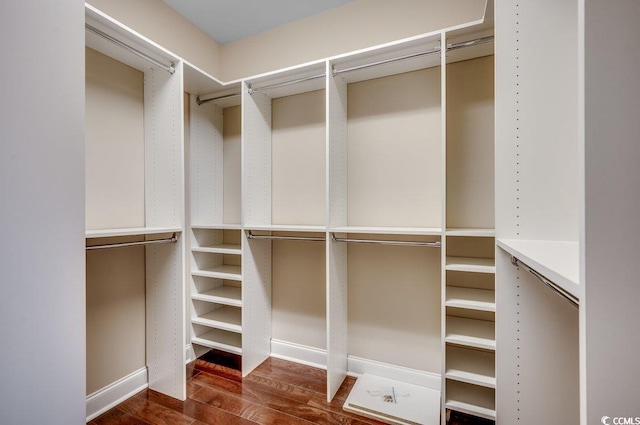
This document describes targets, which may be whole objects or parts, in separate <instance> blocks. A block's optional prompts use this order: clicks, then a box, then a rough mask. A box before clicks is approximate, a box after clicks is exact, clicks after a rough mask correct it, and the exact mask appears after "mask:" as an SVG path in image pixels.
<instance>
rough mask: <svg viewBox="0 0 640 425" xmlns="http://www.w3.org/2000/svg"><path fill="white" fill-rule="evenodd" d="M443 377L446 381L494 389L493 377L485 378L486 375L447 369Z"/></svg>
mask: <svg viewBox="0 0 640 425" xmlns="http://www.w3.org/2000/svg"><path fill="white" fill-rule="evenodd" d="M445 377H446V378H447V379H452V380H454V381H458V382H465V383H467V384H473V385H480V386H481V387H487V388H495V387H496V378H495V376H487V375H483V374H480V373H475V372H470V371H466V370H460V369H453V368H447V372H446V373H445Z"/></svg>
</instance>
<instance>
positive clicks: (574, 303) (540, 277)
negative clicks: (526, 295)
mask: <svg viewBox="0 0 640 425" xmlns="http://www.w3.org/2000/svg"><path fill="white" fill-rule="evenodd" d="M511 264H513V265H514V266H516V267H522V268H523V269H525V270H526V271H528V272H529V273H531V274H532V275H533V276H534V277H535V278H536V279H538V280H539V281H540V282H542V284H543V285H545V286H546V287H547V288H549V289H551V290H552V291H553V292H554V293H555V294H557V295H559V296H561V297H562V298H563V299H564V300H566V301H567V302H568V303H569V304H571V305H572V306H574V307H576V308H578V307H579V306H580V300H578V298H577V297H576V296H575V295H572V294H570V293H569V292H567V291H566V290H564V289H562V288H561V287H560V286H558V285H557V284H556V283H555V282H553V281H551V280H549V279H547V278H546V277H544V276H543V275H542V274H540V273H539V272H538V271H536V270H534V269H532V268H531V267H529V266H528V265H527V264H525V263H523V262H522V261H520V260H519V259H517V258H516V257H513V256H512V257H511Z"/></svg>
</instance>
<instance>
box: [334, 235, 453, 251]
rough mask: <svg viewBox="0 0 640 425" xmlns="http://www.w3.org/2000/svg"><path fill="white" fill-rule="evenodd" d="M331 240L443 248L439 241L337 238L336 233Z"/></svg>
mask: <svg viewBox="0 0 640 425" xmlns="http://www.w3.org/2000/svg"><path fill="white" fill-rule="evenodd" d="M331 240H332V241H333V242H345V243H368V244H373V245H396V246H426V247H429V248H441V247H442V243H440V242H439V241H437V242H425V241H394V240H383V239H352V238H337V237H336V235H335V233H332V234H331Z"/></svg>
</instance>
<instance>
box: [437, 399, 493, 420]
mask: <svg viewBox="0 0 640 425" xmlns="http://www.w3.org/2000/svg"><path fill="white" fill-rule="evenodd" d="M444 406H445V407H446V408H447V409H451V410H455V411H456V412H462V413H466V414H469V415H474V416H478V417H481V418H485V419H490V420H493V421H495V420H496V411H495V410H494V409H487V408H486V407H481V406H476V405H473V404H469V403H464V402H462V401H457V400H447V401H446V403H445V404H444Z"/></svg>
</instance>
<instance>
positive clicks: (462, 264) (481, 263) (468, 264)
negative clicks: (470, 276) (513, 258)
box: [446, 257, 496, 273]
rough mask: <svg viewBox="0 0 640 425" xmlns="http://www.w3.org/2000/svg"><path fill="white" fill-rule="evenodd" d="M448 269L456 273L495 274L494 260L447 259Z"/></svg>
mask: <svg viewBox="0 0 640 425" xmlns="http://www.w3.org/2000/svg"><path fill="white" fill-rule="evenodd" d="M446 269H447V270H450V271H456V272H472V273H495V272H496V262H495V260H494V259H493V258H471V257H447V265H446Z"/></svg>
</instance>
